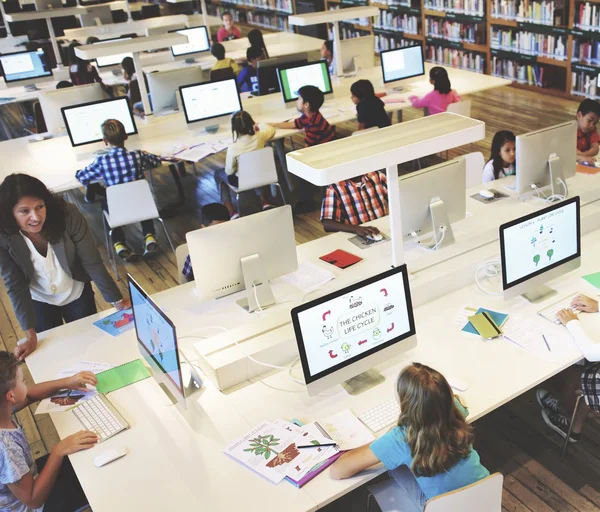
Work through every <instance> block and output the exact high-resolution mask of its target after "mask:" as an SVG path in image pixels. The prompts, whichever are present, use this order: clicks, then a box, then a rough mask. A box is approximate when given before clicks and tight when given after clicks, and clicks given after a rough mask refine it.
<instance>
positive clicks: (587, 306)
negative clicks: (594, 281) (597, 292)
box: [571, 295, 598, 313]
mask: <svg viewBox="0 0 600 512" xmlns="http://www.w3.org/2000/svg"><path fill="white" fill-rule="evenodd" d="M571 307H572V308H573V309H575V310H577V311H582V312H583V313H598V301H597V300H594V299H590V298H589V297H588V296H586V295H577V296H576V297H575V298H574V299H573V301H572V302H571Z"/></svg>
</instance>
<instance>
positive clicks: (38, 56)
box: [0, 49, 52, 87]
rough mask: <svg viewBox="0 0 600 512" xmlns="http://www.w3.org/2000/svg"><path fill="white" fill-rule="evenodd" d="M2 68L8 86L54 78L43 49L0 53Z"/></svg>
mask: <svg viewBox="0 0 600 512" xmlns="http://www.w3.org/2000/svg"><path fill="white" fill-rule="evenodd" d="M0 68H1V71H2V76H3V77H4V82H5V83H6V85H7V86H8V87H10V86H22V85H33V84H35V83H39V82H46V81H50V80H52V69H51V68H50V66H49V65H48V60H47V59H46V55H45V54H44V51H43V50H42V49H39V50H35V51H32V52H16V53H6V54H4V55H0Z"/></svg>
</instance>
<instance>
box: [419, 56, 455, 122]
mask: <svg viewBox="0 0 600 512" xmlns="http://www.w3.org/2000/svg"><path fill="white" fill-rule="evenodd" d="M429 83H430V84H431V85H433V91H431V92H430V93H429V94H426V95H425V96H423V97H422V98H420V99H419V98H417V97H416V96H411V97H410V98H408V99H409V100H410V102H411V103H412V106H413V107H416V108H426V109H428V110H429V115H432V114H439V113H440V112H446V110H447V108H448V105H450V104H451V103H457V102H459V101H460V96H459V95H458V93H457V92H456V91H455V90H454V89H452V86H451V85H450V79H449V78H448V72H447V71H446V70H445V69H444V68H442V67H440V66H436V67H434V68H431V70H430V71H429Z"/></svg>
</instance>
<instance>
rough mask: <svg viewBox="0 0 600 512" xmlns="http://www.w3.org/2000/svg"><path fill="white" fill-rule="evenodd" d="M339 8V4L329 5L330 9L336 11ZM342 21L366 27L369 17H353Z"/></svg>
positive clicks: (368, 24)
mask: <svg viewBox="0 0 600 512" xmlns="http://www.w3.org/2000/svg"><path fill="white" fill-rule="evenodd" d="M339 8H340V6H339V5H330V6H329V10H330V11H337V10H338V9H339ZM343 23H353V24H354V25H361V26H363V27H365V29H367V28H368V27H369V26H370V23H371V19H370V18H354V19H351V20H344V21H343Z"/></svg>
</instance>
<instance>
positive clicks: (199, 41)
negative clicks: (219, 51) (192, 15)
mask: <svg viewBox="0 0 600 512" xmlns="http://www.w3.org/2000/svg"><path fill="white" fill-rule="evenodd" d="M169 32H177V33H178V34H183V35H184V36H187V38H188V42H187V43H184V44H176V45H174V46H171V53H172V54H173V57H174V58H175V59H178V58H179V59H181V58H184V59H186V60H190V61H193V60H194V57H193V56H194V55H195V54H196V53H202V52H207V51H209V50H210V39H209V37H208V31H207V30H206V27H204V26H201V27H190V28H184V29H183V30H170V31H169Z"/></svg>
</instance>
